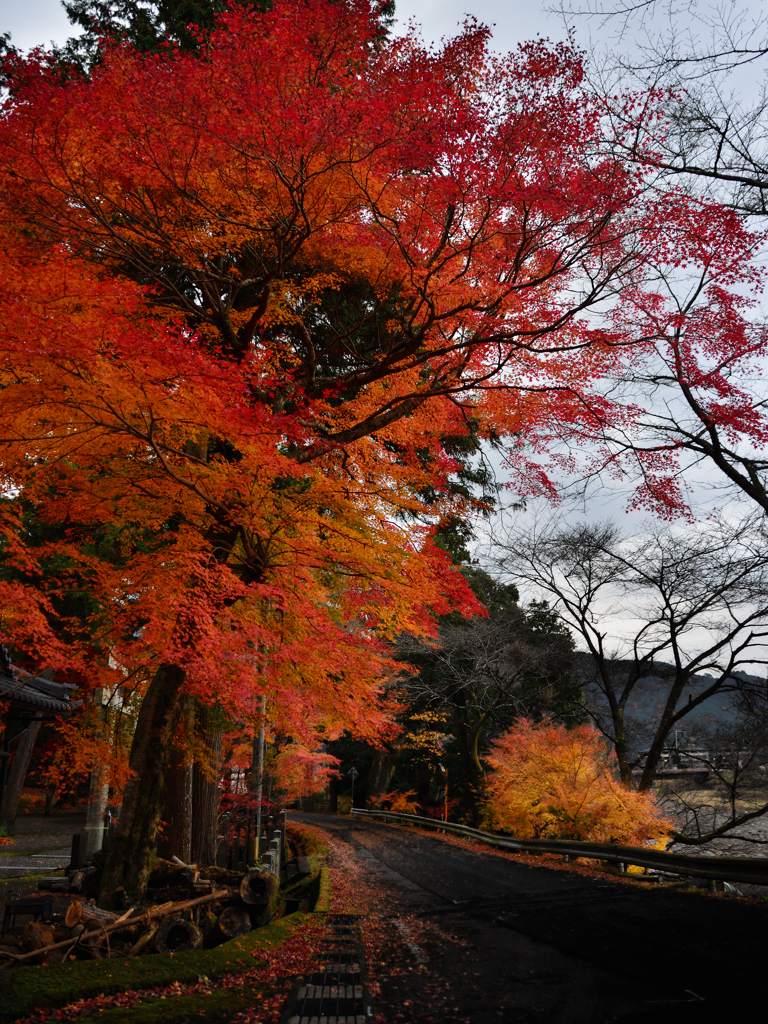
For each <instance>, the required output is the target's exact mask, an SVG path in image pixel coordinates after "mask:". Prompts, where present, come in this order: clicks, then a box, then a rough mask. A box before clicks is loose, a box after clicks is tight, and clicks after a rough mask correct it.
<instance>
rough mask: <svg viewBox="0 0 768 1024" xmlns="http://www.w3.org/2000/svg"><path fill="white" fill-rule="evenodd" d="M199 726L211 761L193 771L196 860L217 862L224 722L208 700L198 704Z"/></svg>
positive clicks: (196, 723) (193, 820) (201, 737)
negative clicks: (213, 711) (222, 726)
mask: <svg viewBox="0 0 768 1024" xmlns="http://www.w3.org/2000/svg"><path fill="white" fill-rule="evenodd" d="M195 728H196V731H197V734H198V736H199V737H200V739H202V741H203V743H204V744H205V748H206V750H207V752H208V756H209V759H210V764H209V765H206V766H204V767H201V766H200V765H199V764H195V767H194V769H193V774H192V853H191V860H192V863H193V864H215V863H216V838H217V825H218V814H219V772H220V770H221V726H220V725H219V724H218V723H217V721H216V716H215V715H214V714H213V713H212V711H211V709H210V708H207V707H206V706H205V705H204V704H199V705H198V707H197V715H196V719H195Z"/></svg>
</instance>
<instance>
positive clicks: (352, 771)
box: [347, 767, 360, 811]
mask: <svg viewBox="0 0 768 1024" xmlns="http://www.w3.org/2000/svg"><path fill="white" fill-rule="evenodd" d="M359 774H360V772H359V771H358V770H357V768H354V767H353V768H350V769H349V771H348V772H347V775H349V777H350V779H352V802H351V803H350V805H349V809H350V811H351V810H352V808H353V807H354V806H355V779H356V778H357V776H358V775H359Z"/></svg>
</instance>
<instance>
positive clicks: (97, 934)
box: [0, 861, 280, 966]
mask: <svg viewBox="0 0 768 1024" xmlns="http://www.w3.org/2000/svg"><path fill="white" fill-rule="evenodd" d="M206 874H207V875H213V876H214V877H208V878H204V877H202V876H203V875H206ZM92 875H93V871H88V869H86V870H85V871H81V872H72V873H70V877H69V878H68V879H43V880H41V881H40V883H39V885H40V888H42V889H45V890H47V891H49V892H60V893H62V894H64V893H67V894H70V895H73V896H74V898H73V899H72V900H71V901H70V903H69V905H68V906H67V909H66V913H65V914H64V915H61V914H59V915H56V917H58V918H59V919H58V920H55V919H54V922H53V923H51V924H45V923H41V922H37V921H33V922H29V923H27V924H26V925H25V926H24V928H23V929H22V931H21V933H20V934H18V935H6V936H5V937H4V938H3V939H0V966H10V965H11V964H13V963H41V962H43V963H59V962H61V961H64V960H75V959H78V960H81V959H96V960H101V959H106V958H109V957H121V958H123V959H124V958H126V957H132V956H138V955H140V954H146V953H181V952H186V951H188V950H193V949H198V948H201V947H203V948H212V947H213V946H217V945H219V944H220V943H222V942H225V941H226V940H227V939H232V938H236V937H237V936H239V935H245V934H246V932H249V931H251V930H252V929H253V928H259V927H261V925H264V924H266V923H267V922H268V921H270V920H271V918H272V916H273V915H274V913H275V910H276V908H277V904H278V900H279V886H280V883H279V880H278V879H277V878H276V877H275V876H274V875H272V874H270V873H269V871H268V870H266V869H262V870H260V871H251V872H249V873H248V874H246V875H243V876H240V875H233V874H232V873H231V872H227V871H224V870H222V869H220V868H209V869H201V870H198V868H197V867H196V866H195V865H189V864H183V863H182V862H181V861H177V863H176V864H172V863H170V862H168V861H157V862H156V863H155V867H154V870H153V872H152V875H151V876H150V885H149V887H148V893H149V894H151V895H154V897H155V898H157V896H158V895H160V894H163V895H166V896H167V895H174V896H176V897H179V896H181V897H182V898H181V899H179V898H176V899H166V900H165V902H161V903H157V904H156V905H154V906H150V907H147V908H137V907H130V908H129V909H127V910H125V912H124V913H122V914H120V913H114V912H112V911H109V910H103V909H102V908H100V907H98V906H97V905H96V903H95V901H94V900H93V899H88V896H87V893H88V882H89V881H90V880H91V878H92ZM153 890H154V892H153ZM83 893H84V894H83ZM184 896H187V897H189V898H183V897H184ZM62 917H63V920H62Z"/></svg>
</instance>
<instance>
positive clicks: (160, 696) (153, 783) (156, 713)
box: [100, 665, 184, 905]
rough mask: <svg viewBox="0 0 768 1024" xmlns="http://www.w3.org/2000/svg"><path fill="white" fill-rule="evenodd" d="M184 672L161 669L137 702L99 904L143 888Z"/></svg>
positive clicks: (169, 667)
mask: <svg viewBox="0 0 768 1024" xmlns="http://www.w3.org/2000/svg"><path fill="white" fill-rule="evenodd" d="M183 685H184V670H183V669H181V668H179V667H178V666H176V665H161V666H160V668H159V669H158V670H157V672H156V673H155V675H154V678H153V679H152V682H151V683H150V684H149V689H148V690H147V693H146V696H145V697H144V700H143V701H142V705H141V710H140V712H139V717H138V721H137V723H136V733H135V735H134V738H133V745H132V747H131V758H130V768H131V771H132V773H133V774H132V777H131V779H130V780H129V782H128V785H127V786H126V787H125V796H124V798H123V806H122V808H121V810H120V817H119V819H118V822H117V826H116V828H115V835H114V838H113V840H112V846H111V847H110V850H109V856H108V857H107V863H106V866H105V868H104V875H103V877H102V880H101V890H100V899H101V902H102V904H103V905H109V904H110V903H111V902H114V903H115V904H116V905H118V904H119V903H120V901H119V899H118V898H117V897H116V896H115V893H116V892H117V890H118V889H120V888H122V889H124V890H125V893H126V895H127V896H128V898H129V899H131V900H137V899H139V898H140V897H141V896H142V895H143V893H144V890H145V888H146V885H147V878H148V876H149V871H150V867H151V863H152V856H153V853H154V849H155V834H156V832H157V826H158V824H159V822H160V816H161V811H162V807H163V791H164V785H163V783H164V779H165V773H166V771H167V768H168V764H169V761H170V756H171V748H172V745H173V737H174V733H175V731H176V725H177V723H178V720H179V714H180V712H181V704H182V702H181V695H182V694H181V691H182V687H183Z"/></svg>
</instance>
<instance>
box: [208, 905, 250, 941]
mask: <svg viewBox="0 0 768 1024" xmlns="http://www.w3.org/2000/svg"><path fill="white" fill-rule="evenodd" d="M217 923H218V926H219V930H220V931H221V933H222V935H225V936H226V937H227V938H228V939H236V938H238V937H239V936H241V935H247V934H248V932H249V931H251V929H252V927H253V926H252V925H251V915H250V914H249V913H248V907H246V906H242V905H240V906H238V904H236V903H235V904H232V905H231V906H229V907H224V909H223V910H222V912H221V913H220V914H219V920H218V922H217Z"/></svg>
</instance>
